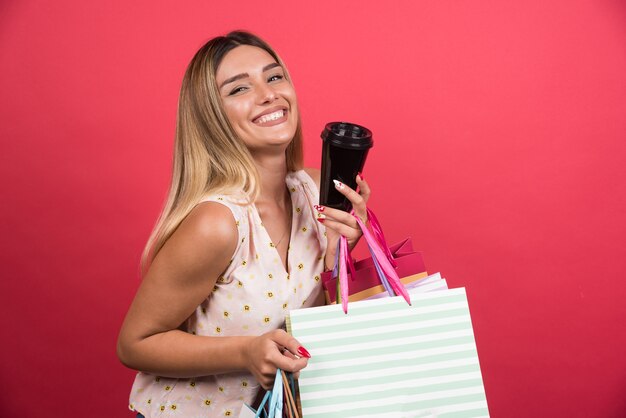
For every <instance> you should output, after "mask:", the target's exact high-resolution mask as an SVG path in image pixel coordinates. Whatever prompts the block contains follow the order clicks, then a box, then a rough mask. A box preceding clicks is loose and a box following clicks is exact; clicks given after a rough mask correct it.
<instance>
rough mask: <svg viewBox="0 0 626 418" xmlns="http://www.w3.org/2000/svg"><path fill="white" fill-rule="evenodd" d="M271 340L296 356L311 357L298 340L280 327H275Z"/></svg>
mask: <svg viewBox="0 0 626 418" xmlns="http://www.w3.org/2000/svg"><path fill="white" fill-rule="evenodd" d="M272 340H274V342H275V343H276V344H278V345H279V346H281V347H284V348H285V349H287V350H289V352H291V354H293V355H295V356H297V357H307V358H310V357H311V354H309V352H308V351H307V349H306V348H304V347H303V346H302V344H300V342H299V341H298V340H296V339H295V338H293V337H292V336H291V335H290V334H288V333H287V332H286V331H284V330H282V329H277V330H275V331H274V332H273V333H272Z"/></svg>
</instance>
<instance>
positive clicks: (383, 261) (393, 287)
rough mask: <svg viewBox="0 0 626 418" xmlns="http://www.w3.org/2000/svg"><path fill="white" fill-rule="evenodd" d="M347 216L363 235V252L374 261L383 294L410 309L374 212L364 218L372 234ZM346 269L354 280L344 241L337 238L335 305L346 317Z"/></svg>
mask: <svg viewBox="0 0 626 418" xmlns="http://www.w3.org/2000/svg"><path fill="white" fill-rule="evenodd" d="M350 214H351V215H352V216H354V218H355V219H356V221H357V224H358V225H359V228H360V229H361V231H362V232H363V238H364V239H365V242H366V243H367V248H368V249H369V251H370V254H371V255H372V260H373V261H374V266H375V267H376V272H377V273H378V277H379V278H380V281H381V283H382V284H383V286H384V287H385V290H387V292H388V293H389V295H390V296H396V295H401V296H402V297H403V298H404V300H406V302H407V303H408V304H409V305H410V304H411V298H410V297H409V294H408V293H407V291H406V289H405V288H404V285H403V284H402V282H400V278H399V277H398V273H397V272H396V270H395V268H396V267H397V264H396V262H395V260H394V259H393V255H392V254H391V250H390V249H389V246H388V245H387V242H386V240H385V235H384V234H383V230H382V227H381V226H380V223H379V222H378V219H377V218H376V215H374V212H372V210H371V209H369V208H368V209H367V216H368V219H369V220H370V225H371V226H372V232H370V230H369V229H368V228H367V227H366V226H365V224H364V223H363V221H362V220H361V219H360V218H359V217H358V216H356V215H355V214H354V210H353V211H351V212H350ZM348 269H349V270H350V274H351V276H352V277H354V265H353V263H352V257H351V256H350V249H349V247H348V239H347V238H346V237H344V236H343V235H341V236H340V237H339V242H338V243H337V260H336V262H335V270H336V274H337V276H338V278H339V280H337V287H338V288H337V301H338V302H339V300H341V307H342V308H343V311H344V313H346V314H347V313H348V297H349V291H348V271H347V270H348ZM333 275H335V271H333Z"/></svg>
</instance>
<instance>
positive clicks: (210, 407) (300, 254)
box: [129, 171, 326, 417]
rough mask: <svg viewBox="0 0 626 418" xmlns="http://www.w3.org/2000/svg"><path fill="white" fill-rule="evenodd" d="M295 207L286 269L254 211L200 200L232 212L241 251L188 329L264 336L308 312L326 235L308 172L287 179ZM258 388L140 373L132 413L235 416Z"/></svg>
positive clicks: (232, 379) (238, 377)
mask: <svg viewBox="0 0 626 418" xmlns="http://www.w3.org/2000/svg"><path fill="white" fill-rule="evenodd" d="M285 180H286V183H287V187H288V189H289V191H290V192H291V193H290V196H291V200H292V205H293V228H292V236H291V240H290V244H289V246H288V263H289V265H288V269H287V270H285V268H284V266H283V265H282V262H281V261H280V257H279V255H278V252H277V250H276V248H275V246H274V244H273V243H272V241H271V239H270V237H269V235H268V233H267V230H266V229H265V228H264V227H263V225H262V222H261V218H260V217H259V215H258V212H257V211H256V208H255V207H254V206H252V205H248V206H246V205H241V204H237V203H240V202H241V200H240V199H237V198H235V197H233V196H210V197H207V198H205V199H203V200H202V201H212V202H218V203H220V204H223V205H225V206H227V207H228V208H229V209H230V210H231V212H232V214H233V216H234V218H235V225H236V227H237V231H238V234H239V240H238V246H237V249H236V250H235V253H234V254H233V256H232V258H231V260H230V264H229V265H228V267H227V269H226V271H225V272H224V274H222V275H221V276H220V277H219V278H217V280H216V283H215V285H214V286H213V289H212V290H211V293H210V294H209V295H207V298H206V300H204V301H203V302H202V303H201V304H200V306H199V307H198V308H197V309H196V312H195V313H194V314H193V315H191V317H190V318H189V319H188V320H187V322H186V323H185V327H186V329H187V331H188V332H189V333H191V334H196V335H200V336H231V335H260V334H262V333H264V332H267V331H269V330H272V329H276V328H280V327H282V326H283V325H284V320H285V315H286V314H287V313H288V311H289V309H294V308H297V307H306V306H311V304H312V302H313V300H314V299H315V298H313V297H310V296H311V295H313V294H317V291H318V288H319V286H321V280H320V275H321V272H322V271H323V259H324V253H325V250H326V235H325V229H324V226H323V225H322V224H320V223H319V222H317V221H316V217H317V211H315V209H314V208H313V205H315V204H317V202H318V201H319V196H318V192H317V189H316V187H315V183H314V182H313V180H312V179H311V178H310V177H309V176H308V175H307V174H306V173H305V172H304V171H298V172H295V173H289V174H288V175H287V178H286V179H285ZM259 388H260V386H259V384H258V383H257V382H256V380H255V379H254V377H253V376H252V375H251V374H249V373H244V372H241V373H229V374H223V375H215V376H205V377H195V378H193V379H172V378H165V377H157V376H151V375H148V374H145V373H138V374H137V377H136V379H135V383H134V385H133V389H132V392H131V396H130V404H129V407H130V408H131V409H132V410H136V411H139V412H141V413H143V414H144V415H146V416H147V417H151V416H180V417H187V416H190V417H195V416H198V417H199V416H211V417H218V416H225V417H237V416H239V411H240V409H241V407H242V405H243V403H244V402H245V403H251V402H252V401H253V400H254V398H255V396H256V394H257V392H258V390H259Z"/></svg>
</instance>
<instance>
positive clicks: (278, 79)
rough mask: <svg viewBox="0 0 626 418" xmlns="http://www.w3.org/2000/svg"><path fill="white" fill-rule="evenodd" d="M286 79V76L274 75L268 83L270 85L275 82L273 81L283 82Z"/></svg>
mask: <svg viewBox="0 0 626 418" xmlns="http://www.w3.org/2000/svg"><path fill="white" fill-rule="evenodd" d="M284 78H285V76H284V75H281V74H275V75H273V76H270V78H268V79H267V82H268V83H271V82H273V81H280V80H282V79H284Z"/></svg>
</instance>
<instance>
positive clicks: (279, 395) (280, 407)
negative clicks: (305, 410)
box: [239, 369, 300, 418]
mask: <svg viewBox="0 0 626 418" xmlns="http://www.w3.org/2000/svg"><path fill="white" fill-rule="evenodd" d="M295 393H296V391H295V383H294V380H293V376H292V375H291V373H285V372H284V371H283V370H280V369H277V370H276V378H275V379H274V386H273V387H272V389H271V390H268V391H267V392H265V396H264V397H263V400H262V401H261V404H260V405H259V408H258V409H257V410H256V411H255V410H254V409H253V408H252V407H250V406H249V405H246V404H244V405H243V407H242V408H241V412H240V413H239V418H283V417H286V418H300V414H299V411H298V408H297V405H296V397H295Z"/></svg>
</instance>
